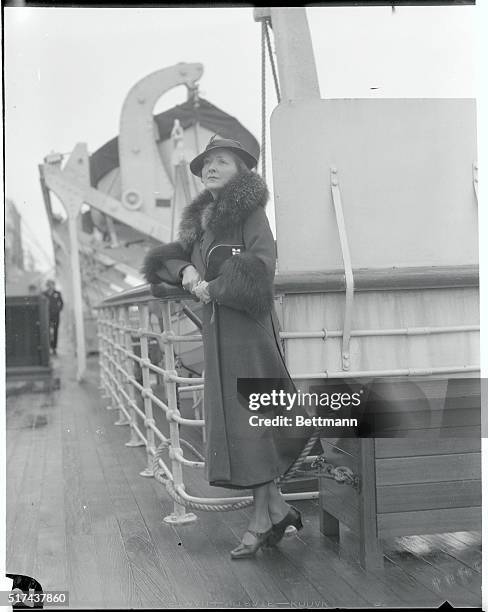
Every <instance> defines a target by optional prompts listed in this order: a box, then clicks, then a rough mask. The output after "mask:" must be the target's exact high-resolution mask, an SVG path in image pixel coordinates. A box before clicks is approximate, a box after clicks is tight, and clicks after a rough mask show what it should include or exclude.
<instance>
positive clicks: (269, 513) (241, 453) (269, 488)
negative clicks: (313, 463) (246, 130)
mask: <svg viewBox="0 0 488 612" xmlns="http://www.w3.org/2000/svg"><path fill="white" fill-rule="evenodd" d="M256 165H257V160H256V158H255V157H254V156H253V155H252V154H251V153H250V152H249V151H246V150H245V149H244V148H243V147H242V145H241V144H240V143H239V142H237V141H234V140H230V139H220V138H217V137H213V138H212V139H211V140H210V142H209V144H208V145H207V147H206V149H205V151H204V152H203V153H201V154H200V155H197V157H195V159H193V160H192V162H191V163H190V170H191V172H192V173H193V174H194V175H196V176H198V177H199V178H201V180H202V182H203V184H204V186H205V190H204V191H203V192H202V193H200V194H199V195H198V196H197V197H196V198H195V199H194V200H193V202H192V203H191V204H189V205H188V206H187V207H186V208H185V209H184V211H183V213H182V218H181V223H180V228H179V235H178V240H177V241H176V242H173V243H169V244H166V245H163V246H161V247H157V248H155V249H153V250H152V251H150V252H149V253H148V255H147V256H146V259H145V262H144V273H145V276H146V279H147V280H148V281H149V282H150V283H158V282H161V280H166V281H169V282H178V280H179V281H180V282H181V284H182V286H183V287H184V289H186V290H188V291H190V292H191V293H193V294H194V295H195V296H196V297H197V298H198V299H199V300H200V301H201V302H203V304H204V307H203V331H202V334H203V342H204V358H205V425H206V431H207V440H208V442H207V461H206V476H207V478H208V480H209V483H210V484H211V485H214V486H219V487H226V488H242V489H252V491H253V497H254V512H253V515H252V518H251V521H250V523H249V527H248V530H247V531H246V533H245V534H244V536H243V538H242V542H241V544H240V545H239V546H238V547H237V548H236V549H234V550H233V551H232V552H231V556H232V558H233V559H241V558H245V557H250V556H253V555H254V554H255V553H256V551H257V550H258V549H259V548H260V547H262V546H263V545H274V544H276V543H277V542H279V541H280V540H281V538H282V537H283V534H284V532H285V529H286V527H288V526H289V525H293V526H295V528H297V529H300V528H301V527H302V522H301V517H300V513H299V512H298V511H297V510H296V509H295V508H293V507H291V506H289V505H288V504H287V503H286V501H285V500H284V498H283V497H282V495H281V493H280V492H279V490H278V488H277V486H276V484H275V482H274V481H275V479H276V478H278V477H279V476H280V475H282V474H284V473H285V472H286V471H287V470H288V469H289V468H290V467H291V465H292V464H293V463H294V461H295V460H296V458H297V457H298V455H299V454H300V452H301V450H302V449H303V446H304V444H305V443H306V440H307V439H308V437H309V435H310V434H311V430H310V429H307V430H306V429H305V428H295V427H264V426H262V427H260V426H253V425H251V424H250V420H249V419H250V416H252V415H253V414H255V413H253V412H250V410H249V407H248V406H246V405H245V403H244V402H243V401H242V396H239V395H238V392H237V379H238V378H260V379H262V378H266V379H281V380H282V381H283V380H284V381H286V389H288V390H294V387H293V383H292V382H291V380H290V378H289V375H288V372H287V369H286V366H285V363H284V360H283V356H282V354H281V350H280V340H279V335H278V324H277V318H276V314H275V311H274V307H273V280H274V274H275V265H276V255H275V243H274V238H273V235H272V233H271V229H270V227H269V223H268V219H267V217H266V213H265V206H266V202H267V200H268V190H267V187H266V184H265V183H264V181H263V180H262V178H261V177H260V176H258V174H256V173H255V172H252V169H253V168H255V166H256ZM226 249H227V250H226ZM222 251H223V252H224V255H223V257H224V258H223V260H222V261H219V260H218V257H217V268H218V269H217V270H215V269H214V270H213V271H212V267H213V268H215V266H214V263H215V261H216V259H215V258H216V256H217V254H218V253H219V252H222ZM220 256H222V253H221V255H220ZM286 389H285V390H286ZM275 414H282V412H281V411H280V410H278V411H276V410H275V411H271V412H267V413H266V415H264V416H266V417H270V416H274V415H275ZM289 416H291V414H290V415H289ZM298 430H300V431H298Z"/></svg>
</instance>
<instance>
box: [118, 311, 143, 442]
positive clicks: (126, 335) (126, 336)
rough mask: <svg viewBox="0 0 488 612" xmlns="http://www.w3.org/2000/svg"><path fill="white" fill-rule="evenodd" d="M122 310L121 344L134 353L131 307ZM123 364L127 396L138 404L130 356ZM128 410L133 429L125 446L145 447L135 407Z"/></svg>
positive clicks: (124, 359) (123, 360) (126, 356)
mask: <svg viewBox="0 0 488 612" xmlns="http://www.w3.org/2000/svg"><path fill="white" fill-rule="evenodd" d="M120 310H121V323H122V325H123V326H124V329H123V330H122V338H121V344H122V346H124V347H125V349H126V350H127V351H128V352H129V353H132V334H131V332H130V316H129V306H121V308H120ZM122 362H123V363H124V368H125V371H126V377H125V388H126V390H127V394H128V395H129V397H130V399H131V401H133V402H134V403H136V402H137V399H136V392H135V389H134V385H133V384H132V383H131V382H130V380H129V376H130V375H131V372H132V371H133V369H134V362H133V361H132V359H131V358H130V357H129V355H128V354H126V355H125V358H123V359H122ZM128 408H129V414H130V418H131V427H130V439H129V441H128V442H126V443H125V445H126V446H129V447H135V446H144V442H143V441H142V440H141V439H140V438H139V436H138V435H137V432H136V429H135V426H136V425H137V413H136V411H135V410H134V408H133V406H131V405H130V404H129V405H128Z"/></svg>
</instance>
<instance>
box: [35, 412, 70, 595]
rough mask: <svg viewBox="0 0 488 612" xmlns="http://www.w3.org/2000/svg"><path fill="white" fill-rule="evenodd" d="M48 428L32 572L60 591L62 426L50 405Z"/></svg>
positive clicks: (62, 581) (63, 534)
mask: <svg viewBox="0 0 488 612" xmlns="http://www.w3.org/2000/svg"><path fill="white" fill-rule="evenodd" d="M49 427H50V429H51V431H50V436H49V440H48V446H47V450H46V464H45V478H44V480H43V486H42V494H41V501H40V506H39V531H38V535H37V551H36V567H35V570H34V575H35V576H36V578H37V579H38V580H39V582H40V583H41V585H42V586H43V589H44V590H53V591H56V590H64V589H65V588H66V584H67V563H66V556H67V548H66V526H65V521H64V517H65V508H64V492H63V488H62V486H61V483H62V482H63V461H62V459H63V457H62V443H61V438H62V427H61V419H60V418H59V414H57V411H56V410H55V408H54V406H53V404H51V406H50V425H49Z"/></svg>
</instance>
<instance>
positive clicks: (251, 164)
mask: <svg viewBox="0 0 488 612" xmlns="http://www.w3.org/2000/svg"><path fill="white" fill-rule="evenodd" d="M216 149H228V150H229V151H232V153H234V154H235V155H237V156H238V157H240V158H241V159H242V161H243V162H244V163H245V164H246V166H247V167H248V168H249V170H252V169H253V168H255V167H256V166H257V165H258V160H257V159H256V158H255V157H254V155H251V154H250V153H248V152H247V151H244V150H243V149H239V148H238V147H232V146H229V145H227V146H223V147H214V148H212V149H207V150H206V151H203V153H200V155H197V156H196V157H195V158H194V159H192V160H191V162H190V170H191V173H192V174H194V175H195V176H198V177H201V176H202V168H203V160H204V158H205V156H206V155H207V154H208V153H210V151H215V150H216Z"/></svg>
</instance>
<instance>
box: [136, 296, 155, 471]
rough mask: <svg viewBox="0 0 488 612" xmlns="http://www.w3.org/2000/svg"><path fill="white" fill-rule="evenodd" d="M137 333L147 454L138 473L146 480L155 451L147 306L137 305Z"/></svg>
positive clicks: (151, 469) (151, 468)
mask: <svg viewBox="0 0 488 612" xmlns="http://www.w3.org/2000/svg"><path fill="white" fill-rule="evenodd" d="M138 309H139V332H140V336H139V338H140V343H141V360H142V361H141V371H142V386H143V387H144V390H143V392H142V397H143V401H144V414H145V415H146V420H145V423H144V424H145V426H146V436H147V445H146V453H147V467H146V469H144V470H142V472H140V475H141V476H145V477H146V478H154V471H153V467H152V463H153V455H152V453H153V451H154V449H155V444H154V431H153V430H152V429H151V427H150V425H151V424H153V423H154V418H153V407H152V400H151V397H150V395H148V394H150V393H151V379H150V370H149V363H150V362H149V343H148V340H147V336H146V335H145V332H147V331H148V330H149V307H148V305H147V304H139V305H138Z"/></svg>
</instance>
